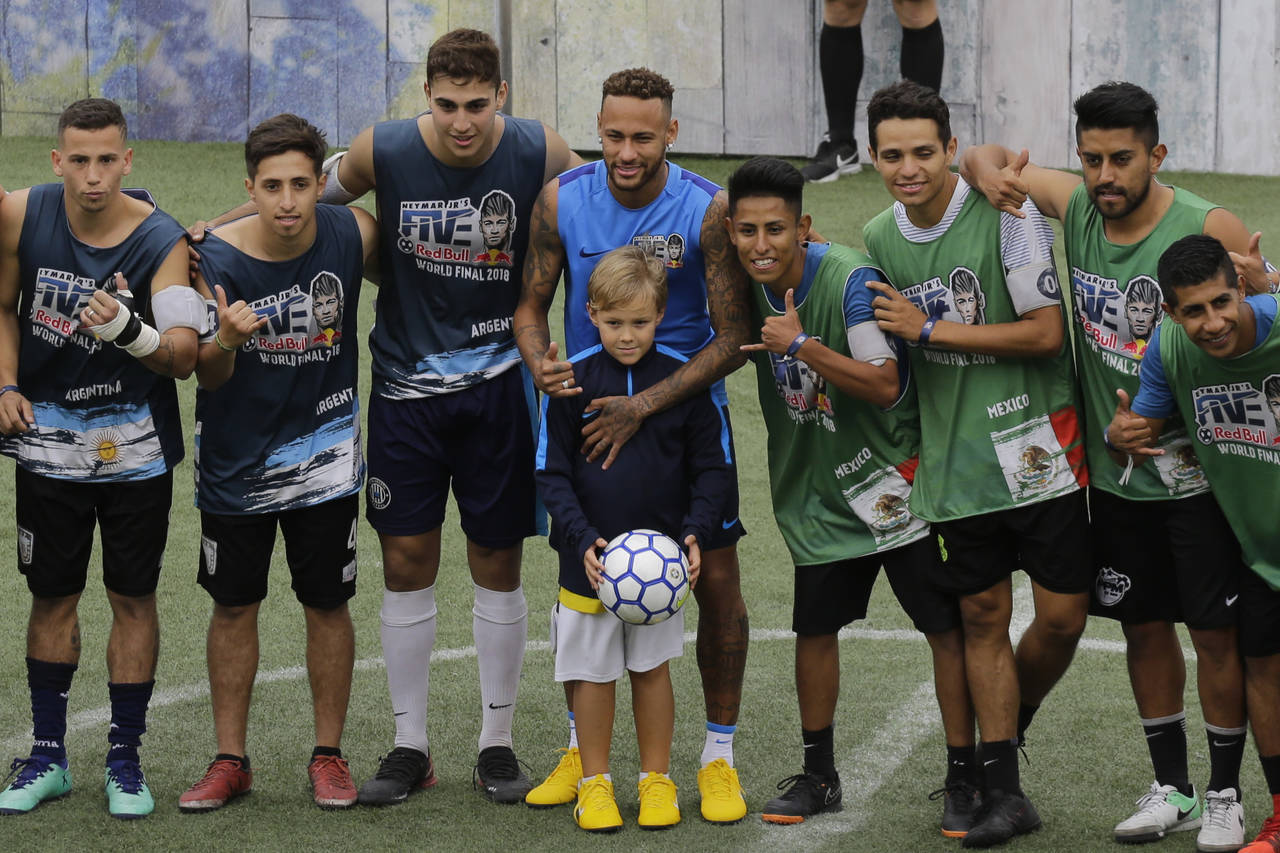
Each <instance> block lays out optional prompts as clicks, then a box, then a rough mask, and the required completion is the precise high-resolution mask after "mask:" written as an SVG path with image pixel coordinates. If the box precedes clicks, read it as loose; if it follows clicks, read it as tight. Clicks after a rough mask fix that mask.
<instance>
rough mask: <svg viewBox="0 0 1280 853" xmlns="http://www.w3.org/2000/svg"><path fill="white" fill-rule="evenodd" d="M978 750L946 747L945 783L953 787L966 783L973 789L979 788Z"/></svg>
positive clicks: (972, 747) (970, 747) (975, 748)
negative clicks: (959, 783)
mask: <svg viewBox="0 0 1280 853" xmlns="http://www.w3.org/2000/svg"><path fill="white" fill-rule="evenodd" d="M977 753H978V748H977V747H975V746H948V747H947V782H946V784H948V785H954V784H956V783H958V782H968V783H969V784H970V785H973V786H974V787H981V786H979V785H978V784H977V782H978V756H977Z"/></svg>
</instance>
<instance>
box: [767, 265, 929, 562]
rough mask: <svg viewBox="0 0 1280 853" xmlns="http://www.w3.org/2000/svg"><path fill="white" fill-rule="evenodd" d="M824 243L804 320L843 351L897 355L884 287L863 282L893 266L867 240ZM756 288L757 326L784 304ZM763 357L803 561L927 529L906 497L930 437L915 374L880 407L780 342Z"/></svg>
mask: <svg viewBox="0 0 1280 853" xmlns="http://www.w3.org/2000/svg"><path fill="white" fill-rule="evenodd" d="M817 248H818V249H822V248H825V251H826V253H825V254H824V255H822V256H821V258H820V259H817V255H818V251H817V250H815V247H810V249H809V252H808V255H807V257H806V264H805V275H804V279H803V280H802V282H801V286H800V287H799V288H797V296H796V302H797V304H796V313H798V314H799V315H800V324H801V326H802V327H803V328H804V330H805V332H806V333H807V334H809V335H810V336H812V337H815V338H817V339H819V340H820V341H821V342H822V343H823V344H824V345H825V346H827V347H829V348H831V349H833V350H835V351H836V352H838V353H840V354H841V355H845V356H851V357H858V356H863V355H869V356H871V357H877V356H880V357H883V356H889V357H896V354H895V353H894V350H893V347H892V345H891V344H890V343H889V341H888V340H887V339H886V337H885V335H884V333H882V332H881V331H880V330H879V329H878V328H877V327H876V326H875V316H874V313H873V312H872V309H871V298H872V297H873V296H874V295H875V294H874V292H873V291H871V290H869V289H868V288H867V287H866V285H865V282H866V281H868V280H876V281H879V280H882V279H883V275H881V274H880V272H879V270H876V269H875V268H874V267H873V266H871V261H870V259H869V258H867V256H866V255H864V254H862V253H861V252H857V251H854V250H853V249H848V248H845V247H844V246H836V245H832V246H831V247H830V248H826V247H817ZM815 260H816V263H815V262H814V261H815ZM751 288H752V296H753V313H754V314H755V318H756V320H757V321H759V322H758V323H757V327H758V326H759V324H760V323H762V322H763V318H765V317H770V316H774V315H780V314H782V313H783V306H782V303H781V300H772V301H771V300H770V296H769V293H768V288H767V287H766V286H765V285H762V284H758V283H752V286H751ZM851 330H852V331H851ZM850 337H853V338H854V339H855V345H857V346H858V349H859V352H858V353H857V355H856V356H854V355H853V354H852V350H853V347H851V346H850V340H849V339H850ZM877 339H878V340H877ZM753 358H754V360H755V364H756V377H757V380H758V385H759V390H760V409H761V411H762V412H763V414H764V422H765V426H766V427H767V428H768V431H769V442H768V445H769V484H770V488H771V491H772V494H773V513H774V517H775V518H776V519H777V521H778V529H779V530H781V531H782V538H783V541H785V542H786V543H787V548H789V549H790V551H791V556H792V559H793V560H795V563H796V565H798V566H806V565H818V564H822V563H832V562H835V561H837V560H847V559H852V558H854V557H861V556H864V555H866V554H871V553H874V552H876V551H883V550H887V549H890V548H896V547H898V546H899V545H905V544H907V543H908V542H913V541H915V540H917V539H920V538H922V537H923V536H925V535H927V534H928V532H929V525H928V523H927V522H925V521H923V520H921V519H919V518H917V517H915V516H914V515H912V514H911V512H910V510H909V509H908V507H907V502H908V499H909V496H910V494H911V485H910V480H911V478H912V475H913V472H914V469H915V463H916V459H915V457H916V453H917V452H918V448H919V444H920V428H919V424H918V422H917V412H916V408H915V394H914V389H913V388H912V387H911V385H910V382H904V390H903V393H902V395H901V396H900V398H899V400H898V402H897V404H895V405H894V406H893V407H892V408H891V409H889V410H882V409H880V408H878V407H876V406H874V405H872V404H871V403H868V402H865V401H863V400H859V399H857V398H855V397H850V396H848V395H846V394H844V393H842V392H841V391H840V390H839V389H838V388H836V387H835V385H834V384H832V383H829V382H827V381H825V380H824V379H823V378H822V377H821V376H819V375H818V374H817V373H816V372H814V371H812V370H810V369H809V368H808V366H807V365H806V364H805V363H804V362H803V361H800V360H799V359H796V358H790V357H786V356H779V355H777V354H775V353H770V352H758V353H755V354H754V356H753ZM867 360H869V359H867Z"/></svg>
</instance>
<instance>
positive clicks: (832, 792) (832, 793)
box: [823, 788, 840, 806]
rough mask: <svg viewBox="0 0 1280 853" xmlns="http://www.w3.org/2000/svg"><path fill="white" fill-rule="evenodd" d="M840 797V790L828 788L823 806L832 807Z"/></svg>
mask: <svg viewBox="0 0 1280 853" xmlns="http://www.w3.org/2000/svg"><path fill="white" fill-rule="evenodd" d="M839 796H840V789H839V788H828V789H827V796H826V797H825V799H824V802H823V805H827V806H829V805H831V804H832V803H833V802H835V800H836V797H839Z"/></svg>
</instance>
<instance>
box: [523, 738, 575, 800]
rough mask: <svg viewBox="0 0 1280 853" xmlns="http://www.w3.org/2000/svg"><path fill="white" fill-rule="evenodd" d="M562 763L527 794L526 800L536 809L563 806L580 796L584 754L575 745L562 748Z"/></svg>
mask: <svg viewBox="0 0 1280 853" xmlns="http://www.w3.org/2000/svg"><path fill="white" fill-rule="evenodd" d="M560 751H561V752H563V753H564V755H562V756H560V763H559V764H557V765H556V769H555V770H552V771H551V775H549V776H547V779H546V781H545V782H543V783H542V784H541V785H539V786H538V787H536V788H534V789H533V790H532V791H530V792H529V793H528V794H525V797H524V801H525V803H526V804H527V805H529V806H530V807H532V808H535V809H549V808H551V807H553V806H563V805H566V804H567V803H572V802H573V801H574V800H576V799H577V798H578V783H579V782H580V781H582V756H581V754H579V752H578V748H577V747H576V746H575V747H573V748H572V749H562V750H560Z"/></svg>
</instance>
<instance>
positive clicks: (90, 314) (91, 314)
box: [89, 308, 98, 317]
mask: <svg viewBox="0 0 1280 853" xmlns="http://www.w3.org/2000/svg"><path fill="white" fill-rule="evenodd" d="M89 316H90V317H96V316H98V315H97V314H94V313H93V309H92V308H90V309H89Z"/></svg>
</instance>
